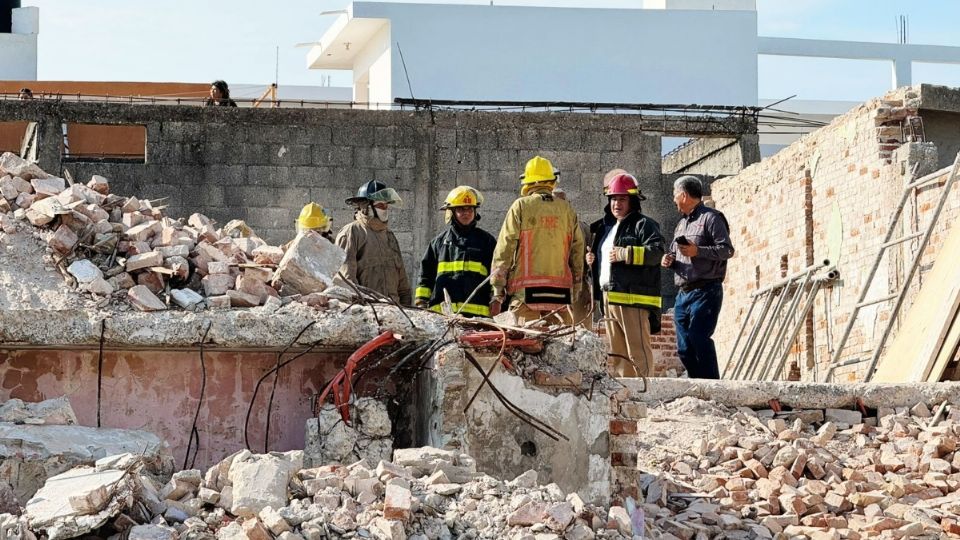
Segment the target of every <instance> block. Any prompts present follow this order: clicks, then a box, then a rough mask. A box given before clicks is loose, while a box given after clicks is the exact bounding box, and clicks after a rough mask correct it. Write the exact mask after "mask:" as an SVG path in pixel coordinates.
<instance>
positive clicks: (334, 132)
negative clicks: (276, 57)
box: [0, 102, 677, 282]
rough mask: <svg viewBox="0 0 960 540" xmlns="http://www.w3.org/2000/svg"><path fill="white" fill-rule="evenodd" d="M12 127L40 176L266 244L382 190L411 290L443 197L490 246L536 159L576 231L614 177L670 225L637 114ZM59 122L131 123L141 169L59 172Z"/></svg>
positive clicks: (15, 115) (230, 113) (657, 159)
mask: <svg viewBox="0 0 960 540" xmlns="http://www.w3.org/2000/svg"><path fill="white" fill-rule="evenodd" d="M23 119H31V120H37V121H39V123H40V124H41V127H40V130H41V132H42V133H43V134H44V137H42V138H41V145H42V147H41V149H40V150H41V151H40V156H41V160H40V164H41V166H43V167H44V168H46V169H47V170H49V171H51V172H56V173H59V172H61V171H62V170H63V169H66V170H69V172H70V173H71V174H72V175H73V177H74V178H76V179H78V180H84V181H86V180H87V179H89V177H90V176H91V175H93V174H101V175H103V176H106V177H107V178H109V179H110V180H111V182H112V189H113V191H114V192H115V193H118V194H129V195H137V196H139V197H141V198H150V199H159V198H165V199H166V204H167V206H168V210H169V213H170V214H171V215H172V216H174V217H177V216H183V217H186V216H189V215H190V214H191V213H193V212H202V213H204V214H206V215H208V216H210V217H212V218H214V219H216V220H217V221H218V222H219V223H221V224H223V223H226V222H227V221H228V220H230V219H243V220H245V221H246V222H247V223H248V224H249V225H250V226H251V227H253V228H254V230H256V231H257V232H258V233H259V234H260V235H261V236H262V237H264V238H265V239H267V240H268V241H270V242H273V243H282V242H286V241H287V240H289V239H290V238H291V237H292V236H293V232H294V220H295V219H296V217H297V214H298V212H299V210H300V208H301V207H302V206H303V205H304V204H305V203H307V202H308V201H315V202H318V203H320V204H322V205H323V206H324V207H325V208H327V209H328V210H329V211H330V212H332V215H333V218H334V228H335V229H339V228H340V227H342V226H343V225H345V224H346V223H348V222H349V221H350V220H352V217H353V216H352V210H351V209H350V208H349V207H348V206H347V205H346V204H345V203H344V199H345V198H347V197H349V196H351V195H353V194H354V193H355V192H356V189H357V188H358V187H359V185H360V184H362V183H364V182H366V181H368V180H370V179H377V180H382V181H384V182H386V183H387V184H389V185H391V186H392V187H395V188H396V189H397V190H398V191H399V192H400V194H401V196H402V197H403V198H404V201H405V206H404V208H403V209H402V210H399V211H395V212H394V213H393V214H392V219H391V221H392V229H393V230H394V231H395V232H396V234H397V237H398V239H399V241H400V245H401V248H402V250H403V252H404V257H405V260H406V262H407V269H408V272H409V273H410V274H411V279H415V278H416V274H417V263H418V261H419V258H420V256H421V255H422V253H423V251H424V250H425V249H426V245H427V243H428V242H429V241H430V240H431V239H432V237H433V236H435V235H436V234H437V233H438V232H439V231H440V230H441V229H442V228H443V227H444V226H445V224H444V223H443V214H442V212H440V211H438V210H437V208H438V207H439V205H440V204H441V203H442V200H443V198H444V196H445V195H446V193H447V192H448V191H449V190H450V189H452V188H453V187H454V186H456V185H462V184H471V185H474V186H476V187H478V188H479V189H481V190H482V191H483V193H484V195H485V197H486V203H485V205H484V207H483V208H482V209H481V212H480V213H481V215H482V218H483V219H482V220H481V223H480V224H481V227H483V228H485V229H486V230H488V231H490V232H491V233H492V234H494V235H496V234H497V232H499V229H500V224H501V222H502V219H503V216H504V214H505V212H506V210H507V208H508V207H509V205H510V203H511V202H512V201H513V200H514V199H515V198H516V197H517V196H518V190H519V182H518V176H519V174H520V172H521V171H522V168H523V165H524V163H525V162H526V161H527V160H528V159H529V158H531V157H533V156H534V155H536V154H540V155H543V156H546V157H548V158H549V159H551V160H553V162H554V164H555V165H556V166H558V167H559V168H560V169H561V176H560V185H561V186H562V187H563V188H564V189H565V190H566V191H567V193H568V199H569V200H570V201H571V202H572V204H573V205H574V207H575V208H576V209H577V211H578V212H579V213H580V215H581V218H582V219H583V220H584V221H591V220H593V219H596V218H598V217H599V216H600V214H601V209H602V206H603V204H604V203H605V201H604V200H603V197H602V195H601V193H600V185H601V179H602V176H603V174H604V172H605V171H607V170H609V169H612V168H615V167H623V168H625V169H627V170H629V171H631V172H633V173H634V174H636V175H637V177H638V178H640V180H641V182H642V186H641V187H642V189H643V191H644V193H646V194H648V198H649V200H648V201H647V202H646V203H645V206H644V211H645V212H646V213H648V214H650V215H652V216H653V217H654V218H655V219H657V220H659V221H660V222H661V224H663V226H664V229H665V230H672V228H673V226H674V224H675V223H676V219H677V215H676V211H675V209H674V208H673V206H672V201H671V198H672V197H671V195H672V194H671V186H670V185H668V184H667V183H665V182H664V179H663V176H662V174H661V153H660V152H661V151H660V149H661V136H660V134H659V133H658V132H655V131H651V128H650V127H649V125H647V124H644V120H643V118H641V117H640V115H605V114H597V115H590V114H575V113H570V114H567V113H492V112H483V113H479V112H424V111H420V112H409V111H407V112H404V111H366V110H324V109H265V110H261V109H215V108H200V107H189V106H156V105H127V104H111V103H104V104H91V103H54V102H38V103H35V104H34V103H31V104H28V105H22V104H18V103H14V102H9V103H0V120H23ZM61 122H85V123H93V124H118V125H119V124H123V125H129V124H138V125H143V126H145V130H146V141H147V142H146V149H145V160H144V162H143V163H130V162H122V163H101V162H89V161H64V160H63V159H62V156H61V155H60V149H59V140H58V135H57V133H56V130H57V129H59V126H60V123H61ZM666 277H667V278H669V276H666ZM665 281H667V282H669V279H667V280H665Z"/></svg>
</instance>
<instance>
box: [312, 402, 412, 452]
mask: <svg viewBox="0 0 960 540" xmlns="http://www.w3.org/2000/svg"><path fill="white" fill-rule="evenodd" d="M351 409H353V411H354V414H355V415H356V421H354V422H351V423H350V425H347V423H346V422H344V421H343V419H342V418H341V416H340V411H339V410H338V409H337V407H336V406H334V405H330V404H328V405H324V407H323V408H322V409H321V410H320V414H319V415H317V417H315V418H310V419H309V420H307V431H306V437H305V446H304V450H303V453H304V455H303V461H304V463H305V464H306V466H307V467H314V466H320V465H323V464H326V463H354V462H356V461H360V460H366V461H368V462H369V463H379V462H380V461H381V460H387V461H389V460H390V455H391V454H392V453H393V439H392V438H391V437H390V432H391V429H392V427H393V426H392V423H391V422H390V416H389V414H388V412H387V406H386V405H385V404H384V403H383V402H382V401H380V400H378V399H373V398H360V399H358V400H357V401H356V402H355V403H354V404H353V406H352V407H351Z"/></svg>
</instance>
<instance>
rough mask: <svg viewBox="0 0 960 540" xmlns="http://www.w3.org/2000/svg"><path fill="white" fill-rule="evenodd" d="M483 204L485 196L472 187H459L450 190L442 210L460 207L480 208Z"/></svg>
mask: <svg viewBox="0 0 960 540" xmlns="http://www.w3.org/2000/svg"><path fill="white" fill-rule="evenodd" d="M481 204H483V195H482V194H481V193H480V192H479V191H477V190H476V189H474V188H472V187H470V186H457V187H455V188H453V189H452V190H450V193H448V194H447V198H446V199H445V200H444V201H443V206H441V207H440V209H441V210H447V209H449V208H457V207H460V206H474V207H476V206H480V205H481Z"/></svg>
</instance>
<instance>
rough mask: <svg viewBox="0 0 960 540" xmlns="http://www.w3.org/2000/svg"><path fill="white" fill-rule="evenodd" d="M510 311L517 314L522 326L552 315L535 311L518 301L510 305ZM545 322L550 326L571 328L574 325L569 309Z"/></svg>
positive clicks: (559, 312) (518, 321) (518, 322)
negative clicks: (560, 325) (563, 325)
mask: <svg viewBox="0 0 960 540" xmlns="http://www.w3.org/2000/svg"><path fill="white" fill-rule="evenodd" d="M510 311H512V312H513V313H514V314H516V316H517V324H518V325H520V326H523V325H524V324H526V323H528V322H530V321H535V320H537V319H539V318H540V317H543V316H544V315H546V314H547V313H550V311H540V310H537V309H533V308H531V307H530V306H528V305H526V304H524V303H523V302H517V301H514V302H512V303H511V304H510ZM544 320H545V321H546V322H547V323H548V324H552V325H558V324H565V325H568V326H569V325H572V324H573V319H572V317H571V316H570V310H569V309H562V310H560V311H558V312H556V313H554V314H553V315H551V316H549V317H547V318H546V319H544Z"/></svg>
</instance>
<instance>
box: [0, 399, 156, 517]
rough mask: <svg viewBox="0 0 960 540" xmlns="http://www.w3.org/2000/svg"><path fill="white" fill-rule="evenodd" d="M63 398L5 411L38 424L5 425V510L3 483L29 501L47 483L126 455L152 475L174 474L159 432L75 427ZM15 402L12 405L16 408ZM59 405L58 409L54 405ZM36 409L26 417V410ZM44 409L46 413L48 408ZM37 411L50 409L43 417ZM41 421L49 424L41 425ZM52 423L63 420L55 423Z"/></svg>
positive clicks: (1, 461) (0, 425)
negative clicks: (132, 455)
mask: <svg viewBox="0 0 960 540" xmlns="http://www.w3.org/2000/svg"><path fill="white" fill-rule="evenodd" d="M63 401H65V400H63V399H56V400H48V401H45V402H42V403H40V404H26V406H25V407H24V406H21V405H22V402H20V400H10V401H7V402H6V403H5V404H4V406H3V407H4V408H5V409H7V410H8V412H10V413H15V417H17V418H21V419H24V420H34V422H25V423H10V422H5V421H4V422H0V506H2V504H3V503H2V500H3V499H4V497H5V495H4V492H5V489H4V486H3V483H4V482H6V483H7V484H8V485H9V487H10V493H12V496H13V497H14V498H15V499H16V500H18V501H20V502H23V501H26V500H28V499H29V498H30V497H32V496H33V495H34V493H36V492H37V490H38V489H40V488H41V487H42V486H43V485H44V482H45V481H46V480H47V479H48V478H50V477H54V476H56V475H59V474H61V473H64V472H65V471H68V470H70V469H71V468H73V467H76V466H79V465H93V464H94V463H95V462H96V461H97V460H98V459H100V458H103V457H105V456H108V455H112V454H120V453H124V452H130V453H135V454H137V455H138V456H140V460H141V462H142V463H143V465H144V466H146V467H147V470H149V471H150V472H151V473H153V474H156V475H160V476H162V475H169V474H170V473H171V472H172V471H173V468H174V467H173V457H172V456H171V454H170V451H169V449H167V448H166V446H165V445H164V443H163V442H161V440H160V439H159V438H158V437H157V436H156V435H154V434H152V433H147V432H145V431H135V430H127V429H107V428H93V427H86V426H78V425H73V423H74V422H76V417H75V416H74V415H73V410H72V409H70V406H69V403H68V404H66V406H65V407H64V406H62V402H63ZM10 404H13V406H12V407H11V406H10ZM51 404H53V405H58V406H57V407H55V408H54V407H52V406H51ZM31 406H32V409H33V410H32V411H31V412H30V413H28V414H24V413H22V411H23V410H24V409H28V410H29V409H30V408H31ZM44 408H45V409H44ZM37 409H40V410H42V411H45V412H44V413H43V414H44V415H43V416H40V415H39V414H38V412H37ZM37 420H42V421H43V422H45V423H44V424H38V422H36V421H37ZM52 422H64V423H63V424H59V425H57V424H53V423H52Z"/></svg>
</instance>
